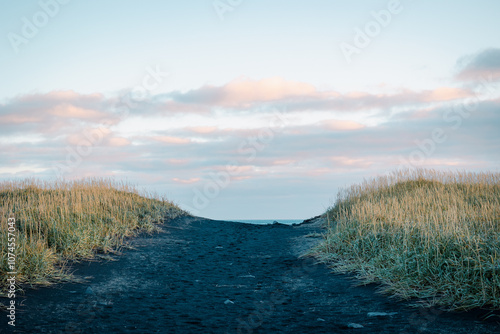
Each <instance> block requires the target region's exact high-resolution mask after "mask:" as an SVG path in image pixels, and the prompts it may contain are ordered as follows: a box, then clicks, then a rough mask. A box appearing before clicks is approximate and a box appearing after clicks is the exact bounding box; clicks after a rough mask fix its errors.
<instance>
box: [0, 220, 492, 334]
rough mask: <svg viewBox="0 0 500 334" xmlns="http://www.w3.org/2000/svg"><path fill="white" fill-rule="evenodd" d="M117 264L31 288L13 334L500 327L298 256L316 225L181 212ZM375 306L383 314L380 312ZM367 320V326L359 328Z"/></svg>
mask: <svg viewBox="0 0 500 334" xmlns="http://www.w3.org/2000/svg"><path fill="white" fill-rule="evenodd" d="M164 229H165V233H160V234H156V235H153V236H139V237H138V238H135V239H133V240H132V245H133V246H134V247H135V249H133V250H127V251H125V252H124V254H123V255H122V256H120V257H118V258H117V260H116V261H105V262H92V263H85V264H78V265H76V266H75V270H76V272H75V273H76V274H77V275H81V276H82V277H87V276H91V277H92V278H91V279H89V280H88V282H87V283H83V284H61V285H58V286H55V287H50V288H42V289H39V290H28V291H27V292H26V295H25V296H20V297H18V298H17V301H18V303H19V302H22V306H20V307H19V309H18V313H17V322H16V324H17V326H16V328H15V330H14V331H12V328H7V321H6V320H5V316H2V317H3V318H4V319H3V320H2V322H1V323H0V332H2V333H3V332H5V333H7V332H15V333H315V334H318V333H468V334H474V333H477V334H485V333H500V323H499V319H500V317H498V316H496V317H492V318H490V319H489V320H487V321H482V320H480V319H481V316H482V315H484V312H473V313H466V314H456V313H453V314H450V313H445V312H441V311H439V310H437V309H427V310H423V309H421V310H418V309H413V308H410V307H408V306H407V304H406V303H404V302H397V301H394V300H392V299H389V298H387V297H385V296H381V295H379V294H377V293H376V292H375V291H376V286H374V285H371V286H363V287H353V280H352V279H351V278H350V277H349V276H347V275H334V274H332V273H331V272H330V271H329V269H328V268H327V267H326V266H325V265H323V264H316V263H314V261H313V260H311V259H307V258H299V257H298V256H299V255H300V254H301V253H302V252H304V251H305V250H306V249H308V248H309V247H310V246H311V245H313V244H314V243H315V242H318V240H319V239H318V238H317V237H314V236H313V237H311V236H307V235H310V234H311V233H318V232H319V233H321V232H322V230H321V227H320V225H319V223H318V221H316V222H315V223H309V224H302V225H297V226H285V225H266V226H261V225H249V224H240V223H231V222H221V221H212V220H207V219H203V218H198V217H182V218H178V219H176V220H174V221H171V222H168V224H165V226H164ZM373 312H377V313H378V314H373ZM361 326H362V327H361Z"/></svg>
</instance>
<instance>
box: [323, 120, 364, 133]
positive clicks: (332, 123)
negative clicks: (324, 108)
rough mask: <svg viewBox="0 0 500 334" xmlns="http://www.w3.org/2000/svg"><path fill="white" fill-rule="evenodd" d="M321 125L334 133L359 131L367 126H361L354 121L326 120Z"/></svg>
mask: <svg viewBox="0 0 500 334" xmlns="http://www.w3.org/2000/svg"><path fill="white" fill-rule="evenodd" d="M321 125H322V126H323V127H324V128H326V129H328V130H333V131H350V130H359V129H362V128H364V127H365V125H363V124H360V123H358V122H354V121H341V120H335V119H332V120H326V121H322V122H321Z"/></svg>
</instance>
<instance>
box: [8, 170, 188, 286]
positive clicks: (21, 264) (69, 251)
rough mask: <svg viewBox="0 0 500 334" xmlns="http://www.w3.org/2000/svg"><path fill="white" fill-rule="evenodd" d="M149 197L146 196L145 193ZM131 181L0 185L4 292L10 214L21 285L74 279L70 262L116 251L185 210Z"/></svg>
mask: <svg viewBox="0 0 500 334" xmlns="http://www.w3.org/2000/svg"><path fill="white" fill-rule="evenodd" d="M144 196H145V197H144ZM144 196H141V195H140V194H139V192H138V191H137V190H136V189H135V188H134V187H131V186H129V185H127V184H123V183H117V182H113V181H110V180H105V179H86V180H82V181H74V182H52V183H47V182H41V181H37V180H25V181H17V182H2V183H0V221H1V228H0V240H2V243H1V245H2V247H1V248H0V256H1V260H0V276H1V283H0V287H1V288H2V290H3V292H5V290H4V289H5V283H6V279H5V276H6V273H7V272H8V271H10V270H9V267H8V261H7V252H8V247H7V237H8V234H7V233H8V218H9V217H14V219H15V222H16V232H15V235H16V247H15V251H14V253H15V255H16V263H15V264H16V270H17V277H16V281H17V282H18V283H20V282H24V283H34V284H36V283H47V282H51V281H54V280H61V279H67V278H69V275H68V273H67V271H66V270H64V263H65V261H67V260H75V259H90V258H93V257H94V256H95V254H96V253H97V252H113V251H116V250H117V249H118V248H119V247H120V246H122V245H123V243H124V238H126V237H128V236H132V235H134V234H135V233H136V232H137V231H150V232H152V231H156V230H158V229H159V227H158V226H157V225H155V222H160V221H162V220H163V219H164V218H175V217H177V216H179V215H183V214H186V213H185V212H184V211H182V210H181V209H180V208H178V207H177V206H176V205H174V204H172V203H171V202H168V201H166V200H162V199H159V198H157V196H155V195H154V194H144Z"/></svg>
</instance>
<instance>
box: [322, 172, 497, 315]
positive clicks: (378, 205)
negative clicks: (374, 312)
mask: <svg viewBox="0 0 500 334" xmlns="http://www.w3.org/2000/svg"><path fill="white" fill-rule="evenodd" d="M326 216H327V217H328V221H329V229H328V232H327V234H326V236H325V240H324V242H323V243H322V244H321V246H319V247H318V248H317V249H315V251H314V252H316V254H318V255H319V256H320V257H321V258H322V259H323V260H325V261H327V262H328V263H330V264H331V265H332V267H333V268H335V270H337V271H340V272H345V271H354V272H356V273H357V274H358V277H359V278H361V279H362V281H363V282H380V283H382V287H383V288H382V291H383V292H387V293H391V294H393V295H395V296H398V297H401V298H405V299H407V298H411V297H417V298H419V303H420V304H421V303H425V304H427V305H442V306H445V307H446V308H448V309H460V310H467V309H471V308H476V307H487V308H492V309H500V173H493V172H488V173H477V174H475V173H469V172H438V171H434V170H413V171H412V170H407V171H397V172H393V173H392V174H390V175H389V176H383V177H379V178H376V179H373V180H370V181H365V182H363V183H362V184H358V185H353V186H351V187H350V188H348V189H344V190H341V191H340V192H339V194H338V199H337V202H336V204H335V206H334V207H332V208H330V209H329V210H328V211H327V213H326Z"/></svg>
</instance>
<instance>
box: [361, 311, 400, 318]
mask: <svg viewBox="0 0 500 334" xmlns="http://www.w3.org/2000/svg"><path fill="white" fill-rule="evenodd" d="M395 314H398V312H391V313H386V312H368V316H369V317H387V316H391V315H395Z"/></svg>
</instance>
